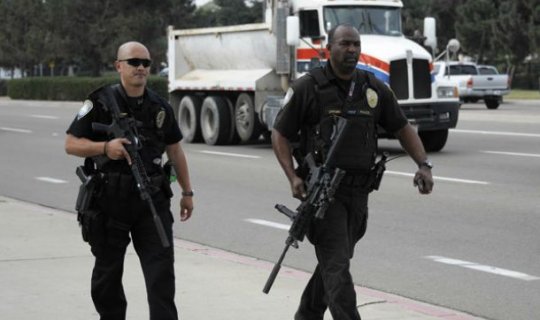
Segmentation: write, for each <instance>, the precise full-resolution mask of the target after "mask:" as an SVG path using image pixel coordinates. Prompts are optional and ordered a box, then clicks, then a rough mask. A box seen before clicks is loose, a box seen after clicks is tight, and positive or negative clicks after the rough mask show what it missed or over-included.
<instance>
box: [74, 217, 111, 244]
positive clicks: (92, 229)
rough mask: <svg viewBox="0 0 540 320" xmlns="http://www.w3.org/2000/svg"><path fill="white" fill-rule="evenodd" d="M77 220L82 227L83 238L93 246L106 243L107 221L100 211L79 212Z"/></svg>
mask: <svg viewBox="0 0 540 320" xmlns="http://www.w3.org/2000/svg"><path fill="white" fill-rule="evenodd" d="M77 220H79V224H80V226H81V233H82V238H83V240H84V241H85V242H88V244H90V245H91V246H95V245H98V244H102V243H104V242H105V239H106V234H107V228H106V224H107V219H106V217H105V214H104V213H103V212H101V211H100V210H86V211H79V213H78V216H77Z"/></svg>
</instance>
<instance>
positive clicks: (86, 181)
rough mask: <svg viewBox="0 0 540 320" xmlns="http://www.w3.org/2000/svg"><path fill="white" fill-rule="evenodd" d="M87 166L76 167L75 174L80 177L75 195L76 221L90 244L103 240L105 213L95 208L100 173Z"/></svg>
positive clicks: (100, 178)
mask: <svg viewBox="0 0 540 320" xmlns="http://www.w3.org/2000/svg"><path fill="white" fill-rule="evenodd" d="M88 168H89V166H87V165H85V166H79V167H77V170H76V173H77V176H78V177H79V178H80V179H81V182H82V184H81V186H80V187H79V194H78V195H77V203H76V204H75V210H77V221H79V225H80V226H81V233H82V238H83V240H84V241H85V242H88V243H89V244H90V245H95V244H98V243H101V242H103V241H105V230H106V228H105V223H106V219H105V215H104V214H103V213H102V212H101V211H100V210H98V209H97V204H96V199H97V197H98V193H100V192H101V185H102V181H103V179H102V175H101V174H100V173H99V172H96V171H92V170H90V169H88Z"/></svg>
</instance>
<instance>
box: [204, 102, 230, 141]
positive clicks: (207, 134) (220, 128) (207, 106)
mask: <svg viewBox="0 0 540 320" xmlns="http://www.w3.org/2000/svg"><path fill="white" fill-rule="evenodd" d="M230 123H231V114H230V111H229V108H228V106H227V102H226V101H225V100H224V99H223V98H221V97H216V96H211V97H206V98H205V99H204V101H203V103H202V108H201V133H202V136H203V139H204V142H206V144H210V145H218V144H226V143H227V142H229V139H230V133H231V132H230V130H231V124H230Z"/></svg>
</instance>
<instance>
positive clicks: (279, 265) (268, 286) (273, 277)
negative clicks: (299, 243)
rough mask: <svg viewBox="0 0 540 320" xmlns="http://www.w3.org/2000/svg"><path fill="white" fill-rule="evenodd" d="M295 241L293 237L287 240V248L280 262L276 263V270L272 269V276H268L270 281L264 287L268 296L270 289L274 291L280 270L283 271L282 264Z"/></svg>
mask: <svg viewBox="0 0 540 320" xmlns="http://www.w3.org/2000/svg"><path fill="white" fill-rule="evenodd" d="M293 241H294V240H293V239H292V238H291V237H289V238H287V242H286V244H285V248H284V249H283V252H282V253H281V256H280V257H279V260H278V262H276V264H275V265H274V268H273V269H272V272H271V273H270V276H268V280H266V284H265V285H264V288H263V292H264V293H266V294H268V292H270V289H272V285H273V284H274V280H276V277H277V275H278V273H279V270H280V269H281V264H282V263H283V260H284V259H285V255H286V254H287V251H288V250H289V248H290V247H291V244H292V243H293Z"/></svg>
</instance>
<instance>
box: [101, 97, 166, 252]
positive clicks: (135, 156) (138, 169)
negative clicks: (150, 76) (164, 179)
mask: <svg viewBox="0 0 540 320" xmlns="http://www.w3.org/2000/svg"><path fill="white" fill-rule="evenodd" d="M114 91H115V89H113V88H111V87H106V88H104V92H103V94H102V96H101V97H100V98H99V99H98V100H99V101H100V103H101V104H102V105H103V106H105V107H106V108H108V109H109V111H110V113H111V115H112V123H111V124H110V125H104V124H102V123H95V122H94V123H92V129H93V130H95V131H98V132H105V133H107V134H109V135H112V136H113V137H114V138H126V139H127V140H129V141H130V142H131V144H124V148H125V149H126V151H127V153H128V154H129V157H130V158H131V165H130V168H131V173H132V174H133V178H134V179H135V183H136V184H137V188H138V189H139V195H140V196H141V199H142V200H144V201H146V203H147V204H148V207H150V211H151V212H152V218H153V219H154V224H155V225H156V229H157V233H158V235H159V238H160V240H161V244H162V245H163V247H165V248H167V247H169V246H170V244H169V240H168V239H167V234H166V233H165V229H164V228H163V223H162V222H161V219H160V218H159V216H158V214H157V211H156V208H155V206H154V202H153V201H152V196H151V191H150V190H151V189H152V188H155V187H154V186H153V185H152V184H151V183H150V178H149V177H148V175H147V174H146V169H145V168H144V164H143V161H142V159H141V156H140V155H139V150H140V149H141V148H142V143H141V141H140V140H139V135H138V132H137V127H138V126H139V122H138V121H137V120H135V118H133V117H130V116H128V114H126V113H121V112H120V108H119V107H118V104H117V103H116V98H115V97H114ZM97 162H98V163H99V162H100V161H99V160H98V161H97Z"/></svg>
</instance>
